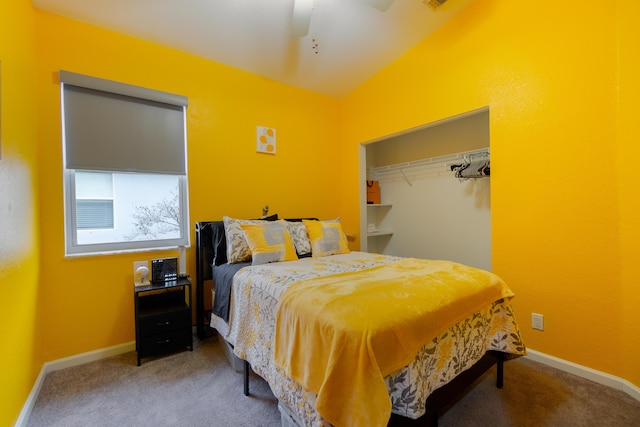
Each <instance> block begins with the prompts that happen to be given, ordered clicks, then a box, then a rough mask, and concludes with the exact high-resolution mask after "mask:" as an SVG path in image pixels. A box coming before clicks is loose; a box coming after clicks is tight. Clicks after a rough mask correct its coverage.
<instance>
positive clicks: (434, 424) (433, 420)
mask: <svg viewBox="0 0 640 427" xmlns="http://www.w3.org/2000/svg"><path fill="white" fill-rule="evenodd" d="M429 426H430V427H438V414H437V413H435V414H433V415H431V424H430V425H429Z"/></svg>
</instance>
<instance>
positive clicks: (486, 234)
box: [360, 109, 491, 270]
mask: <svg viewBox="0 0 640 427" xmlns="http://www.w3.org/2000/svg"><path fill="white" fill-rule="evenodd" d="M489 139H490V138H489V110H488V109H482V110H479V111H474V112H470V113H467V114H464V115H461V116H458V117H454V118H451V119H447V120H443V121H441V122H438V123H434V124H431V125H426V126H423V127H421V128H419V129H416V130H413V131H411V132H406V133H403V134H399V135H395V136H391V137H389V138H385V139H382V140H378V141H375V142H371V143H369V144H363V146H362V149H361V162H360V167H361V176H362V180H363V183H362V188H363V190H362V191H361V199H362V200H361V206H362V213H361V236H362V239H361V250H364V251H368V252H376V253H383V254H387V255H398V256H407V257H417V258H427V259H447V260H452V261H456V262H460V263H464V264H467V265H471V266H474V267H479V268H483V269H486V270H491V188H490V179H491V178H488V177H487V178H475V179H466V180H460V179H458V178H456V177H455V175H454V172H452V171H451V170H450V169H449V170H447V168H448V164H449V163H448V162H447V161H446V160H448V159H449V158H450V157H455V156H452V155H457V154H458V153H467V152H472V151H476V150H481V149H486V148H488V147H489V146H490V143H489V142H490V141H489ZM424 159H433V160H434V161H436V162H435V164H434V165H430V166H426V167H425V170H426V169H428V173H425V170H423V171H420V170H416V169H415V168H408V169H407V171H408V172H407V173H406V176H405V173H404V172H403V171H402V169H400V171H401V172H400V174H401V178H398V174H396V177H395V178H390V177H389V176H386V177H382V178H381V179H380V180H379V181H380V196H381V205H380V206H371V205H367V204H366V191H365V187H366V182H365V180H366V179H371V176H370V175H371V174H373V171H372V169H376V168H378V169H380V168H382V167H384V166H390V167H394V168H395V167H397V166H396V165H399V164H402V163H409V162H415V161H418V160H424ZM420 163H423V162H420ZM427 163H428V162H427ZM434 168H441V172H437V173H433V170H434ZM410 169H411V170H410Z"/></svg>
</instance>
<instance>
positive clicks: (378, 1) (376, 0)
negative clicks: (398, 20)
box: [362, 0, 394, 12]
mask: <svg viewBox="0 0 640 427" xmlns="http://www.w3.org/2000/svg"><path fill="white" fill-rule="evenodd" d="M362 1H363V2H365V3H366V4H368V5H369V6H371V7H375V8H376V9H378V10H379V11H380V12H384V11H385V10H387V9H389V6H391V4H392V3H393V2H394V0H362Z"/></svg>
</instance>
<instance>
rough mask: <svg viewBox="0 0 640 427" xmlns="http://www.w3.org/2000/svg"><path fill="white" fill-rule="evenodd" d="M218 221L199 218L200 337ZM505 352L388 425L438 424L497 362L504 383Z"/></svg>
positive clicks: (490, 355) (204, 332) (499, 382)
mask: <svg viewBox="0 0 640 427" xmlns="http://www.w3.org/2000/svg"><path fill="white" fill-rule="evenodd" d="M214 222H219V221H202V222H196V224H195V229H196V329H197V334H198V337H199V338H200V339H203V338H206V337H209V336H212V335H214V333H215V330H214V329H213V328H211V326H210V325H209V322H210V320H211V319H210V316H211V312H210V310H205V300H204V295H205V290H204V288H205V281H207V280H212V270H211V263H212V261H213V255H214V254H213V239H212V225H211V224H212V223H214ZM504 361H505V354H504V353H502V352H499V351H488V352H487V353H486V354H485V355H484V356H483V357H482V358H481V359H480V360H478V362H476V363H475V364H474V365H473V366H472V367H471V368H469V369H467V370H466V371H463V372H461V373H460V374H458V375H457V376H456V377H455V378H454V379H453V380H451V381H450V382H449V383H447V384H446V385H444V386H442V387H440V388H438V389H436V390H435V391H434V392H433V393H431V394H430V395H429V397H428V398H427V401H426V406H425V407H426V412H425V414H424V415H423V416H422V417H420V418H418V419H415V420H414V419H410V418H407V417H403V416H400V415H397V414H393V413H392V414H391V418H390V419H389V423H388V426H393V427H415V426H437V425H438V413H439V412H440V411H441V410H442V409H443V408H445V407H446V406H448V405H449V404H451V403H452V402H454V401H455V400H456V399H457V398H459V397H460V395H461V394H462V392H463V391H464V390H465V389H467V388H468V387H469V386H470V385H471V384H473V383H474V382H475V381H476V380H477V379H478V378H479V377H481V376H482V375H483V374H484V373H485V372H486V371H488V370H489V369H490V368H492V367H493V365H497V372H496V387H497V388H502V386H503V381H504V380H503V372H504ZM243 362H244V363H243V365H244V369H243V371H244V372H243V376H244V378H243V383H244V394H245V395H246V396H248V395H249V369H250V366H249V363H248V362H247V361H243Z"/></svg>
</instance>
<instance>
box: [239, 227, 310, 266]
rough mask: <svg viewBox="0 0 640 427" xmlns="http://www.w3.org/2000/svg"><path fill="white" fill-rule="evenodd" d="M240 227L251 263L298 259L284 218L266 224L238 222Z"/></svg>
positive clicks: (258, 263)
mask: <svg viewBox="0 0 640 427" xmlns="http://www.w3.org/2000/svg"><path fill="white" fill-rule="evenodd" d="M240 227H241V228H242V230H243V231H244V234H245V238H246V239H247V243H248V245H249V249H250V251H251V265H261V264H267V263H270V262H280V261H295V260H296V259H298V256H297V255H296V249H295V247H294V246H293V243H292V242H291V236H290V235H289V231H288V227H287V224H286V222H285V221H284V220H279V221H271V222H267V223H266V224H240Z"/></svg>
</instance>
